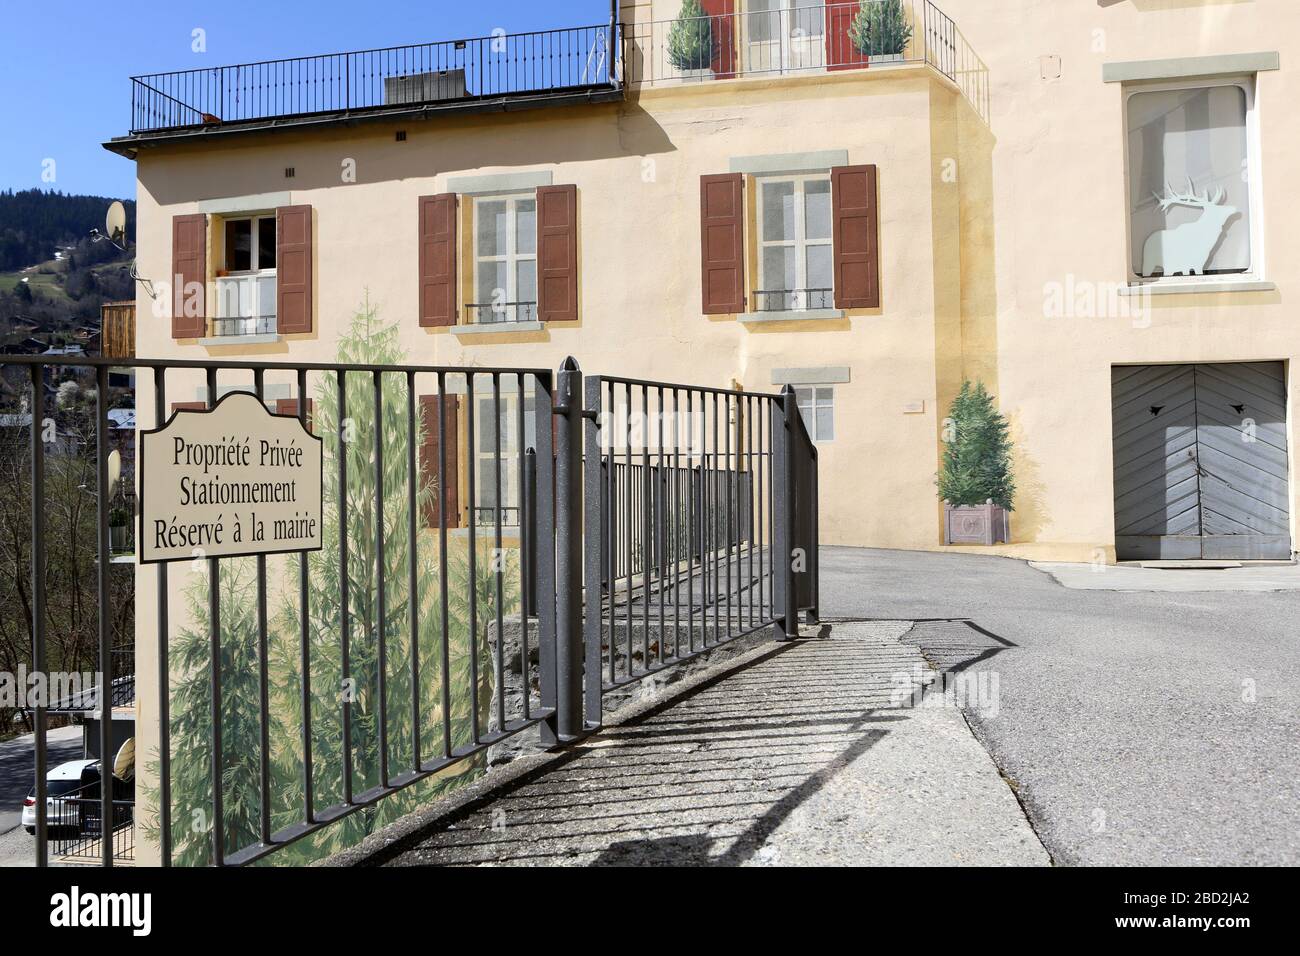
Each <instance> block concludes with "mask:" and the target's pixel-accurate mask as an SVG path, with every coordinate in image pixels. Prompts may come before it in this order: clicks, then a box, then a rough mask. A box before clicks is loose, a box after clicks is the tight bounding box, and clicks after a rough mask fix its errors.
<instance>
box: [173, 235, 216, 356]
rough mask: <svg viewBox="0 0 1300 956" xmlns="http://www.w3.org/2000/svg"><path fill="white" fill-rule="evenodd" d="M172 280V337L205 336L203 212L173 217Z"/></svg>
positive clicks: (206, 311)
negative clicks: (196, 286)
mask: <svg viewBox="0 0 1300 956" xmlns="http://www.w3.org/2000/svg"><path fill="white" fill-rule="evenodd" d="M171 281H172V338H174V339H197V338H202V337H203V336H204V335H206V334H207V331H208V217H207V216H205V215H203V214H202V213H199V214H197V215H193V216H172V277H171ZM196 283H197V285H198V288H197V289H195V288H194V286H195V284H196Z"/></svg>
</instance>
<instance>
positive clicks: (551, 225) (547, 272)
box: [537, 184, 578, 322]
mask: <svg viewBox="0 0 1300 956" xmlns="http://www.w3.org/2000/svg"><path fill="white" fill-rule="evenodd" d="M537 317H538V318H539V319H541V320H542V321H543V322H573V321H576V320H577V318H578V187H577V186H574V185H572V184H569V185H564V186H541V187H539V188H538V190H537Z"/></svg>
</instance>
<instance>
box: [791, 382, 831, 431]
mask: <svg viewBox="0 0 1300 956" xmlns="http://www.w3.org/2000/svg"><path fill="white" fill-rule="evenodd" d="M794 394H795V398H796V399H797V401H798V405H799V415H800V416H801V417H802V418H803V424H804V427H805V428H807V429H808V435H809V437H811V438H812V440H813V441H816V442H826V441H834V440H835V389H834V388H832V387H831V386H829V385H797V386H795V390H794Z"/></svg>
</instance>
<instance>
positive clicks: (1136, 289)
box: [1119, 279, 1277, 295]
mask: <svg viewBox="0 0 1300 956" xmlns="http://www.w3.org/2000/svg"><path fill="white" fill-rule="evenodd" d="M1276 289H1277V285H1276V284H1275V283H1272V282H1265V281H1263V280H1259V279H1237V280H1231V279H1229V280H1223V281H1219V280H1206V281H1204V282H1177V281H1174V282H1140V283H1134V284H1132V285H1128V286H1125V287H1124V288H1122V289H1120V290H1119V294H1120V295H1199V294H1201V293H1205V292H1273V291H1275V290H1276Z"/></svg>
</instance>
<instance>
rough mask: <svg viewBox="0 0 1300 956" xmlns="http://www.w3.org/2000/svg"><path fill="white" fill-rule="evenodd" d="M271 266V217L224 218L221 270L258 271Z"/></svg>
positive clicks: (272, 235)
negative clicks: (224, 241) (224, 254)
mask: <svg viewBox="0 0 1300 956" xmlns="http://www.w3.org/2000/svg"><path fill="white" fill-rule="evenodd" d="M254 263H256V265H254ZM274 268H275V217H274V216H252V217H250V218H248V219H227V220H226V265H225V271H226V272H227V273H236V272H262V271H266V270H268V269H274Z"/></svg>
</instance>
